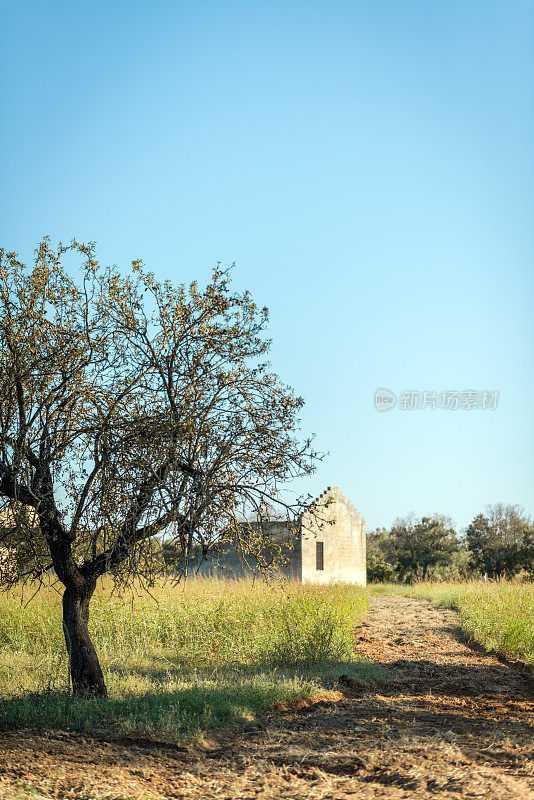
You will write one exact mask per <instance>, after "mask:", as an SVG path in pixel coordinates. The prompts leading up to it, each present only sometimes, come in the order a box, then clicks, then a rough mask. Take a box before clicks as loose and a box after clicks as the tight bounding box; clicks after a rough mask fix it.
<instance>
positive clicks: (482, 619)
mask: <svg viewBox="0 0 534 800" xmlns="http://www.w3.org/2000/svg"><path fill="white" fill-rule="evenodd" d="M368 588H369V591H370V592H374V593H380V594H406V595H410V597H420V598H423V599H426V600H430V601H431V602H432V603H436V604H438V605H444V606H447V607H448V608H453V609H454V610H455V611H458V613H459V615H460V620H461V624H462V628H463V629H464V631H465V632H466V633H467V634H468V636H469V637H470V638H471V639H472V640H474V641H476V642H478V643H479V644H482V645H484V647H486V648H487V649H488V650H495V651H497V652H499V653H502V654H503V655H505V656H508V657H509V658H513V659H520V660H521V661H525V662H526V663H527V664H532V665H534V584H533V583H511V582H508V581H497V582H488V583H481V582H480V581H470V582H467V583H452V582H451V583H431V582H428V583H420V584H415V585H413V586H399V585H397V584H371V585H370V586H369V587H368Z"/></svg>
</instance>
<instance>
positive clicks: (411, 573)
mask: <svg viewBox="0 0 534 800" xmlns="http://www.w3.org/2000/svg"><path fill="white" fill-rule="evenodd" d="M391 536H392V538H393V542H394V544H393V551H394V553H395V558H396V562H397V571H398V572H399V574H400V575H402V576H403V577H408V578H421V579H422V580H424V581H425V580H426V579H427V577H428V573H429V569H430V568H432V567H435V566H437V565H440V564H446V563H448V562H449V561H450V559H451V556H452V554H453V553H454V552H455V551H456V550H457V549H458V542H457V539H456V534H455V532H454V529H453V528H452V524H451V521H450V520H449V519H448V518H447V517H442V516H439V515H435V516H433V517H422V518H421V520H420V521H419V522H414V520H413V518H411V517H407V518H405V519H398V520H396V522H395V524H394V526H393V528H392V529H391Z"/></svg>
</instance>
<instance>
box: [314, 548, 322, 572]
mask: <svg viewBox="0 0 534 800" xmlns="http://www.w3.org/2000/svg"><path fill="white" fill-rule="evenodd" d="M315 569H324V543H323V542H315Z"/></svg>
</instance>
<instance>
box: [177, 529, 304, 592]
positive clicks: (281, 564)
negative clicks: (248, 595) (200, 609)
mask: <svg viewBox="0 0 534 800" xmlns="http://www.w3.org/2000/svg"><path fill="white" fill-rule="evenodd" d="M247 524H249V525H250V524H251V525H252V530H253V535H254V534H256V535H258V536H260V535H261V537H262V539H263V540H264V547H263V548H262V552H261V555H262V560H264V561H266V562H267V563H269V562H271V561H272V559H273V558H274V559H276V563H277V564H278V566H277V569H276V573H277V575H280V577H285V578H295V579H297V580H301V578H302V574H301V536H300V529H299V528H298V526H297V529H296V530H290V529H289V528H288V525H287V524H286V522H284V521H278V520H269V521H265V522H262V523H247ZM260 525H261V531H260V530H259V529H260ZM190 573H191V574H197V575H201V576H203V577H212V576H213V577H217V578H243V577H245V576H250V575H251V574H253V573H256V574H258V575H259V573H260V568H259V565H258V561H257V559H256V558H254V557H253V556H247V558H246V561H244V560H243V558H242V556H241V555H240V552H239V549H238V547H237V546H236V545H234V544H233V543H232V542H224V543H222V544H221V546H220V551H219V552H217V550H215V551H214V552H213V553H212V555H211V557H208V558H207V559H206V560H205V561H203V562H202V563H201V564H195V563H194V562H193V563H191V564H190Z"/></svg>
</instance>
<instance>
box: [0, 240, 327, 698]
mask: <svg viewBox="0 0 534 800" xmlns="http://www.w3.org/2000/svg"><path fill="white" fill-rule="evenodd" d="M74 257H76V258H77V259H78V261H79V262H80V263H79V264H78V265H77V270H78V272H77V274H78V275H79V279H78V280H76V279H75V278H74V277H73V276H72V275H71V274H69V273H68V272H67V269H66V267H65V266H64V264H65V261H66V260H69V261H72V260H73V258H74ZM0 303H1V305H0V342H1V355H0V512H1V511H2V510H3V511H4V512H5V513H9V515H10V519H11V521H12V523H11V524H10V526H9V531H8V534H7V537H8V542H7V544H8V546H9V549H10V552H12V553H14V554H15V557H16V560H17V565H18V570H17V571H18V576H19V577H21V576H22V577H27V578H39V577H40V576H42V575H43V573H44V571H45V570H46V569H47V568H49V567H50V566H53V568H54V570H55V574H56V576H57V578H58V579H59V580H60V581H61V583H62V584H63V585H64V593H63V627H64V633H65V640H66V645H67V649H68V653H69V659H70V672H71V679H72V687H73V692H74V693H76V694H78V695H83V696H94V695H98V696H106V693H107V691H106V686H105V682H104V677H103V674H102V670H101V668H100V664H99V661H98V656H97V654H96V651H95V648H94V646H93V643H92V642H91V638H90V636H89V628H88V622H89V604H90V600H91V597H92V595H93V593H94V591H95V588H96V585H97V580H98V579H99V578H100V577H101V576H103V575H104V574H106V573H111V574H112V575H113V576H114V578H116V579H118V580H128V579H129V578H130V577H131V576H132V574H135V573H140V572H141V573H143V571H146V570H148V572H149V575H150V574H151V573H150V570H151V565H153V563H154V559H153V555H154V552H155V549H156V544H157V543H158V542H161V536H162V535H163V536H164V538H165V540H166V541H169V540H170V539H171V538H174V540H175V541H176V542H177V543H178V545H179V551H180V552H181V553H182V554H183V563H184V565H185V564H187V559H188V554H190V553H191V552H192V550H193V548H195V547H196V548H198V547H200V549H201V550H202V552H207V550H208V549H209V548H210V547H211V546H212V545H213V543H214V542H217V541H219V540H220V539H221V538H224V537H225V536H228V535H229V534H228V532H229V531H231V530H232V526H233V527H234V529H235V527H236V525H237V524H238V520H239V519H241V518H242V515H243V514H244V513H245V512H247V513H249V512H250V510H251V509H252V510H253V511H254V513H255V514H256V515H258V516H261V514H262V513H263V512H264V510H265V508H266V507H272V505H273V503H274V504H276V503H278V504H282V501H281V499H280V490H281V488H282V487H283V486H284V484H285V483H286V482H287V481H288V480H289V479H292V478H295V477H298V476H301V475H306V474H308V473H309V472H310V471H312V469H313V466H314V461H315V458H316V457H317V454H316V453H314V451H313V450H312V447H311V441H310V439H305V440H304V441H301V440H300V439H299V436H298V413H299V409H300V408H301V406H302V402H303V401H302V399H301V398H299V397H296V396H295V395H294V393H293V391H292V390H291V389H290V388H289V387H287V386H285V385H284V384H282V383H281V382H280V380H279V379H278V377H277V376H276V375H275V374H273V373H272V372H269V369H268V366H269V365H268V364H267V363H266V362H265V357H266V355H267V352H268V349H269V342H268V341H267V340H266V339H265V338H264V330H265V326H266V323H267V310H266V309H263V310H259V309H258V308H257V307H256V305H255V304H254V302H253V301H252V298H251V297H250V295H249V294H248V293H247V292H244V293H242V294H239V293H235V292H232V291H231V289H230V276H229V272H228V271H227V270H221V269H219V268H217V269H215V270H214V272H213V276H212V279H211V281H210V282H209V283H208V285H207V286H206V288H205V289H204V290H203V291H201V290H200V289H199V288H198V286H197V285H196V283H192V284H191V285H190V286H189V287H188V288H186V287H185V286H183V285H181V286H178V287H175V286H173V285H172V284H171V283H170V282H169V281H165V282H164V283H161V282H158V281H157V280H156V279H155V277H154V276H153V275H152V274H151V273H149V272H147V271H145V270H144V268H143V265H142V263H141V262H140V261H134V262H133V263H132V266H131V270H130V271H129V274H128V275H126V276H122V275H121V274H120V273H119V272H118V271H117V269H116V268H103V267H101V266H100V265H99V264H98V262H97V260H96V257H95V248H94V244H93V243H90V244H87V245H85V244H81V243H78V242H76V241H73V242H72V243H71V244H69V245H62V244H60V245H59V246H58V247H57V249H55V250H54V249H53V248H52V246H51V244H50V241H49V240H48V239H44V240H43V241H42V242H41V243H40V245H39V247H38V248H37V250H36V256H35V262H34V264H33V265H32V266H31V267H30V268H28V267H26V266H25V265H24V264H22V263H21V262H20V261H19V259H18V257H17V255H16V254H15V253H12V252H6V251H5V250H0ZM282 507H283V508H284V510H285V512H286V513H287V514H288V515H291V513H292V512H296V511H297V510H298V503H295V504H288V503H287V502H286V503H285V504H282ZM239 541H240V545H241V546H242V548H243V549H244V550H246V549H247V548H249V549H251V550H253V549H254V547H256V546H257V544H256V542H255V540H253V539H251V540H250V541H246V540H245V539H244V538H243V536H240V539H239ZM0 545H2V542H0ZM4 546H5V544H4ZM160 563H161V561H160ZM7 572H9V571H7ZM4 573H6V571H4Z"/></svg>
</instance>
